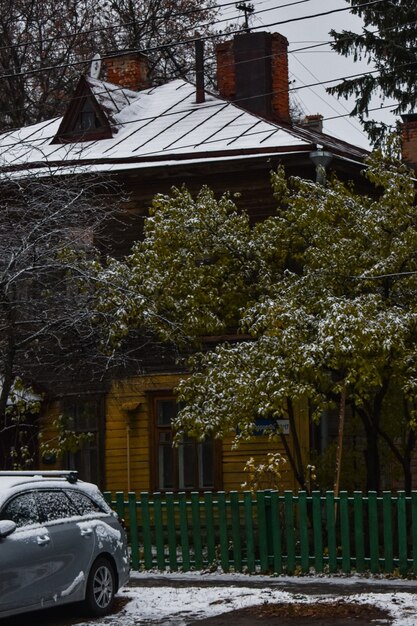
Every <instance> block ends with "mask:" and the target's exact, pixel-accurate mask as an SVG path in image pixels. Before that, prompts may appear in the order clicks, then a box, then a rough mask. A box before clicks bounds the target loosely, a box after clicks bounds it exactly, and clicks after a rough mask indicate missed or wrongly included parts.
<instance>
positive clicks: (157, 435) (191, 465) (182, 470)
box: [152, 396, 220, 491]
mask: <svg viewBox="0 0 417 626" xmlns="http://www.w3.org/2000/svg"><path fill="white" fill-rule="evenodd" d="M177 412H178V404H177V402H176V400H175V398H174V397H172V396H171V397H154V398H153V425H154V439H153V450H152V453H153V455H152V456H153V464H152V466H153V489H155V490H160V491H191V490H204V489H219V488H220V485H219V480H218V475H219V472H218V471H217V457H218V446H217V445H216V444H215V442H214V441H213V439H206V440H205V441H197V440H196V439H195V438H193V437H188V436H186V435H184V436H183V437H182V440H181V443H180V444H179V445H178V447H173V437H174V432H173V428H172V423H173V420H174V418H175V417H176V415H177Z"/></svg>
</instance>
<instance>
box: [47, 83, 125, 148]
mask: <svg viewBox="0 0 417 626" xmlns="http://www.w3.org/2000/svg"><path fill="white" fill-rule="evenodd" d="M112 136H113V133H112V128H111V126H110V121H109V119H108V115H107V114H106V112H105V111H104V110H103V108H102V106H100V104H99V102H98V101H97V99H96V98H95V96H94V94H93V93H92V91H91V89H90V86H89V84H88V82H87V80H86V79H85V77H83V76H82V77H81V79H80V82H79V83H78V86H77V89H76V91H75V94H74V97H73V99H72V101H71V103H70V105H69V107H68V109H67V112H66V113H65V115H64V117H63V118H62V121H61V124H60V126H59V128H58V132H57V134H56V135H55V137H54V139H53V140H52V143H82V142H84V141H96V140H98V139H109V138H111V137H112Z"/></svg>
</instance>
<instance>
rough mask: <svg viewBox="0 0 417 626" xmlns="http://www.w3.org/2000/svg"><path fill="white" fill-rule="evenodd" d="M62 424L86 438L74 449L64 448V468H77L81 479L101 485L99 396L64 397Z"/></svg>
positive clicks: (101, 456)
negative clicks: (77, 448) (65, 449)
mask: <svg viewBox="0 0 417 626" xmlns="http://www.w3.org/2000/svg"><path fill="white" fill-rule="evenodd" d="M63 413H64V417H65V419H66V428H68V429H69V430H71V431H73V432H74V433H76V434H77V435H81V434H85V435H88V438H86V440H85V441H84V442H83V443H82V444H81V446H80V449H79V450H77V451H76V452H68V453H67V458H66V459H65V461H66V465H67V468H68V469H72V470H77V471H78V472H79V474H80V478H81V479H82V480H86V481H87V482H90V483H95V484H97V485H99V486H100V487H103V477H104V468H103V460H104V415H103V402H102V398H101V397H99V396H89V397H85V398H74V399H66V400H65V401H64V404H63Z"/></svg>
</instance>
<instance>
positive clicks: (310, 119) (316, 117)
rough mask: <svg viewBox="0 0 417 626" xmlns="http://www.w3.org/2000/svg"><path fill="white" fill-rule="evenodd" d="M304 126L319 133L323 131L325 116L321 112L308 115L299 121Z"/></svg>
mask: <svg viewBox="0 0 417 626" xmlns="http://www.w3.org/2000/svg"><path fill="white" fill-rule="evenodd" d="M298 125H299V126H302V128H308V129H309V130H315V131H317V132H319V133H322V132H323V116H322V115H321V114H320V113H314V114H313V115H306V116H305V117H304V118H303V119H302V120H301V122H299V123H298Z"/></svg>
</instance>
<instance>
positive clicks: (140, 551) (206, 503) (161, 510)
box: [105, 491, 417, 576]
mask: <svg viewBox="0 0 417 626" xmlns="http://www.w3.org/2000/svg"><path fill="white" fill-rule="evenodd" d="M105 497H106V499H107V501H108V502H109V503H110V504H111V505H112V506H113V508H114V509H115V510H116V511H117V513H118V514H119V515H120V516H121V517H123V518H124V519H125V520H126V522H127V525H128V534H129V541H130V546H131V555H132V556H131V559H132V568H133V569H134V570H141V569H145V570H148V569H155V568H156V569H159V570H166V569H169V570H170V571H178V570H181V571H184V572H185V571H190V570H193V569H195V570H201V569H207V568H216V567H221V569H222V570H223V571H225V572H228V571H236V572H248V573H254V572H259V573H276V574H282V573H286V574H297V573H307V572H309V571H311V570H313V571H315V572H328V573H336V572H339V571H341V572H344V573H351V572H358V573H363V572H366V571H369V572H371V573H375V574H376V573H379V572H383V573H390V574H398V575H402V576H406V575H410V574H415V575H417V492H413V493H412V494H411V495H410V496H406V495H405V493H403V492H397V493H395V494H392V493H391V492H384V493H382V495H377V494H376V493H372V492H370V493H368V494H367V495H365V494H363V493H361V492H355V493H353V494H352V495H349V494H348V493H345V492H342V493H340V496H338V497H335V496H334V494H333V492H327V493H325V494H322V493H320V492H313V493H312V494H311V495H308V494H307V493H305V492H299V493H297V494H295V493H293V492H291V491H285V492H284V493H279V492H276V491H259V492H257V493H256V494H252V493H250V492H243V493H238V492H230V493H227V494H226V493H224V492H218V493H211V492H210V493H204V494H199V493H191V494H185V493H179V494H172V493H165V494H160V493H154V494H149V493H142V494H140V497H137V496H136V494H135V493H129V494H128V496H127V498H126V497H125V495H124V494H123V493H121V492H118V493H116V494H115V498H113V497H112V494H110V493H109V492H107V493H105Z"/></svg>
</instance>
